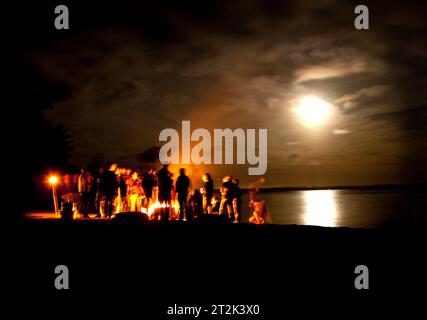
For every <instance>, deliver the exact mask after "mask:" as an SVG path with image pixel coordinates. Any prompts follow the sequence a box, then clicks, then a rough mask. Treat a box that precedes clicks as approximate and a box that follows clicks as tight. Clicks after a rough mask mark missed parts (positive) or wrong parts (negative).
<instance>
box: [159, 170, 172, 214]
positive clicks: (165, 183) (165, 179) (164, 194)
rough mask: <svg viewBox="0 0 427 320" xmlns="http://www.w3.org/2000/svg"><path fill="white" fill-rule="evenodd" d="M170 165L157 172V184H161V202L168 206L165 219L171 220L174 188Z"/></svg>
mask: <svg viewBox="0 0 427 320" xmlns="http://www.w3.org/2000/svg"><path fill="white" fill-rule="evenodd" d="M168 166H169V165H168V164H164V165H163V168H161V169H160V170H159V171H158V172H157V182H158V184H159V202H161V203H162V202H164V203H165V204H166V205H168V206H167V207H166V208H165V211H164V216H163V219H164V220H166V221H168V220H169V208H170V205H171V200H172V188H173V181H172V177H171V173H170V172H169V170H168Z"/></svg>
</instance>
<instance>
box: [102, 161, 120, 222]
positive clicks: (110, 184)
mask: <svg viewBox="0 0 427 320" xmlns="http://www.w3.org/2000/svg"><path fill="white" fill-rule="evenodd" d="M116 167H117V165H115V164H110V165H109V168H108V170H105V172H104V173H103V175H102V177H101V183H100V191H101V192H102V194H103V196H104V200H105V203H104V212H105V216H106V217H107V218H110V217H111V216H112V214H113V200H114V197H115V195H116V192H117V188H118V182H117V178H116V174H115V173H114V171H115V170H116Z"/></svg>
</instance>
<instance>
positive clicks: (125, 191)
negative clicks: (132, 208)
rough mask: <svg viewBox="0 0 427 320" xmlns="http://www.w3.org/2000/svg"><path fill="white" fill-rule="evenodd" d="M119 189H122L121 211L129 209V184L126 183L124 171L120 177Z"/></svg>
mask: <svg viewBox="0 0 427 320" xmlns="http://www.w3.org/2000/svg"><path fill="white" fill-rule="evenodd" d="M119 191H120V200H121V211H122V212H126V211H128V201H127V195H128V185H127V183H126V175H125V174H124V173H122V174H121V175H120V179H119Z"/></svg>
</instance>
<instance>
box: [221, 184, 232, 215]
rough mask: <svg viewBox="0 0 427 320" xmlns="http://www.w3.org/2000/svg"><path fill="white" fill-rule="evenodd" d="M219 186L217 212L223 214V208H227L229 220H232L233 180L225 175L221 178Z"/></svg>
mask: <svg viewBox="0 0 427 320" xmlns="http://www.w3.org/2000/svg"><path fill="white" fill-rule="evenodd" d="M222 182H223V183H222V187H221V203H220V205H219V214H220V215H224V214H225V213H224V209H225V208H227V215H228V217H229V218H230V219H231V220H234V214H233V193H234V191H233V188H234V185H233V182H232V181H231V176H226V177H224V179H223V180H222Z"/></svg>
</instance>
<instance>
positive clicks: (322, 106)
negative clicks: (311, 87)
mask: <svg viewBox="0 0 427 320" xmlns="http://www.w3.org/2000/svg"><path fill="white" fill-rule="evenodd" d="M331 109H332V106H331V104H329V103H328V102H326V101H324V100H322V99H320V98H318V97H316V96H306V97H302V98H301V99H300V100H299V101H298V103H297V105H296V107H295V112H296V113H297V115H298V117H299V119H300V121H301V122H302V124H303V125H305V126H307V127H318V126H319V125H321V124H323V123H325V122H326V121H327V120H328V118H329V115H330V113H331Z"/></svg>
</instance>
